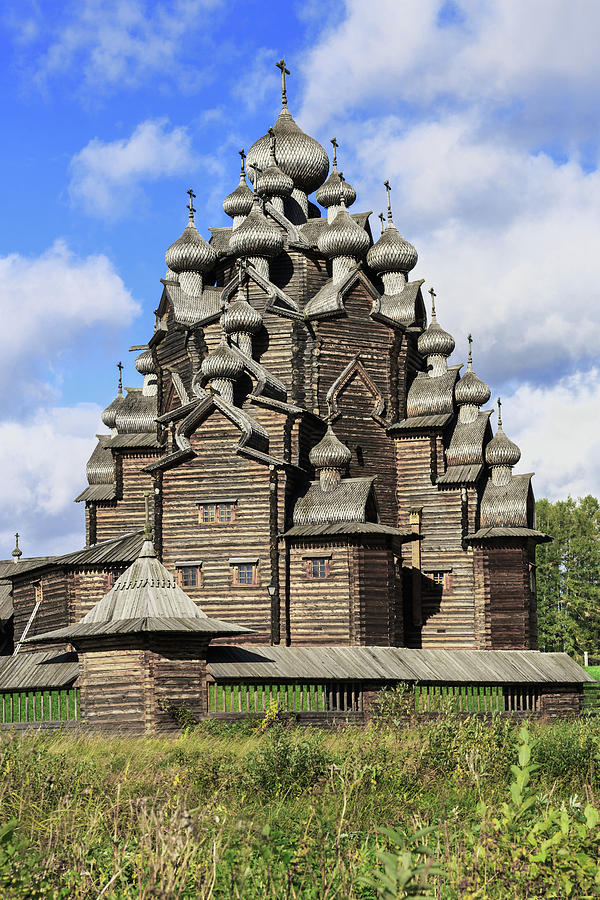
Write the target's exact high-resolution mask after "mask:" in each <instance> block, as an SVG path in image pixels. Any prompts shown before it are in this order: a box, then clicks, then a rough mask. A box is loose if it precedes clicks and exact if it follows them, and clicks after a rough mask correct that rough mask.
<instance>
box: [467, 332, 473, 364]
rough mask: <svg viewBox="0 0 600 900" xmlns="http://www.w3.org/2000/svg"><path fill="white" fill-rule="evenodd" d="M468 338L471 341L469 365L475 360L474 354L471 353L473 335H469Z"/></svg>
mask: <svg viewBox="0 0 600 900" xmlns="http://www.w3.org/2000/svg"><path fill="white" fill-rule="evenodd" d="M467 340H468V342H469V358H468V360H467V362H468V363H469V365H471V363H472V362H473V354H472V353H471V347H472V344H473V338H472V336H471V335H468V337H467Z"/></svg>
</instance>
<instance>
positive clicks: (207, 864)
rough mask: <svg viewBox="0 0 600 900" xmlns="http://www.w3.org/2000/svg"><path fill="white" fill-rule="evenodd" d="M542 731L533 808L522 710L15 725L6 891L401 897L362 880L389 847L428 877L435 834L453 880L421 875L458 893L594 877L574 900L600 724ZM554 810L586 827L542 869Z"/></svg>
mask: <svg viewBox="0 0 600 900" xmlns="http://www.w3.org/2000/svg"><path fill="white" fill-rule="evenodd" d="M388 721H389V719H388ZM530 729H531V732H532V740H533V744H532V746H533V751H532V752H533V760H534V762H536V763H538V764H539V766H540V768H539V770H538V771H536V772H535V773H533V774H532V775H531V779H532V784H533V790H534V799H533V800H532V803H531V805H529V806H528V807H527V811H526V812H523V813H522V814H521V813H519V815H518V816H516V815H515V812H514V810H515V808H516V807H515V802H516V801H515V800H514V797H512V799H511V792H510V791H509V787H510V782H511V779H514V778H515V777H516V776H514V774H511V765H512V764H514V763H516V762H517V744H518V736H517V735H518V726H516V725H515V724H514V723H512V722H511V721H510V720H509V719H507V718H500V717H495V718H492V719H488V720H485V721H484V720H481V719H479V718H472V719H464V718H454V717H453V716H452V715H448V716H441V717H440V718H438V719H436V721H435V722H432V723H431V724H426V725H416V724H414V723H412V724H411V722H410V721H408V722H404V723H402V724H399V725H398V726H395V727H392V726H391V725H389V724H386V722H382V723H379V724H376V725H371V726H368V727H366V728H362V727H361V728H358V727H356V728H355V727H347V728H339V729H333V730H321V729H312V730H311V729H305V728H294V727H289V728H282V727H281V726H278V725H276V726H274V727H273V728H271V729H267V730H266V731H264V733H263V732H262V731H261V730H260V726H257V723H256V721H255V722H254V723H253V724H252V723H251V722H250V721H246V722H242V723H236V724H229V723H223V722H217V721H208V722H205V723H204V724H202V725H201V726H199V727H197V728H195V729H193V730H191V731H189V732H188V733H185V734H182V735H181V736H179V737H155V738H128V737H116V736H112V737H110V736H102V735H92V734H85V733H77V732H75V733H73V732H67V731H65V732H60V731H59V732H56V733H53V734H50V735H40V734H35V735H34V734H27V733H20V734H10V733H6V732H5V733H4V734H2V735H0V770H1V772H2V778H1V779H0V895H1V896H2V897H7V898H11V897H32V898H35V897H65V898H69V900H72V898H96V897H102V898H107V900H122V898H125V900H129V898H154V897H165V898H171V897H182V898H209V897H210V898H222V900H225V898H227V900H229V898H244V900H255V898H256V900H258V898H260V900H266V898H277V900H280V898H288V897H289V898H314V900H317V898H329V900H331V898H339V900H342V898H343V900H355V898H356V900H366V898H375V897H377V896H382V897H383V896H386V895H385V894H383V893H380V894H379V895H378V894H377V892H376V889H375V888H374V887H372V886H369V885H368V884H366V883H365V881H364V880H363V879H367V881H368V880H369V879H372V878H373V873H374V872H375V871H376V870H377V867H378V856H377V854H378V853H381V852H384V851H385V850H386V848H387V850H390V848H393V846H394V844H395V843H397V842H398V841H400V842H402V843H403V846H404V844H405V845H406V846H405V849H406V847H409V848H410V847H413V849H412V855H411V851H410V850H409V851H407V852H408V853H409V856H408V857H406V858H410V860H412V861H411V862H410V865H411V866H413V864H414V873H417V874H418V865H419V864H421V863H423V862H424V858H423V857H422V855H419V854H418V853H417V852H416V851H415V850H414V843H415V840H416V839H415V838H413V835H415V833H418V832H419V831H420V829H422V828H431V829H432V830H431V831H430V832H428V833H427V835H426V841H427V843H428V844H429V846H430V847H431V850H432V853H433V858H434V859H435V861H436V863H437V864H439V866H440V868H441V870H442V872H443V875H441V876H428V875H426V874H425V875H423V873H422V877H423V878H425V880H428V881H429V882H430V883H431V884H432V885H433V888H432V890H433V889H435V891H436V892H437V893H436V894H435V896H437V897H440V898H444V900H459V898H461V900H462V898H465V897H472V898H476V897H481V898H484V897H489V898H491V900H504V898H506V897H509V898H510V897H519V898H521V897H524V896H530V897H546V896H565V897H567V896H572V897H574V896H581V897H585V896H590V897H595V896H600V885H594V884H593V883H591V882H590V885H591V886H590V885H587V882H585V881H582V880H581V879H585V878H588V874H586V873H587V869H586V871H585V872H584V873H583V874H581V873H579V874H578V873H577V872H575V874H574V873H573V872H572V871H571V869H569V871H568V875H565V876H564V878H566V879H567V880H568V879H571V881H572V883H573V884H574V885H575V887H574V888H573V891H574V892H572V893H571V894H570V895H569V894H568V893H564V892H563V893H554V894H553V893H552V891H551V888H549V887H548V885H547V882H546V881H544V880H543V879H544V878H548V877H550V878H553V879H555V880H556V883H557V884H558V885H559V888H560V889H561V890H563V891H564V890H566V889H565V888H564V884H566V883H567V882H566V881H565V882H564V884H563V881H561V882H560V884H559V876H560V877H561V878H562V877H563V876H562V875H561V874H560V873H561V872H562V870H561V866H562V867H563V868H564V866H571V868H572V867H573V866H580V868H581V867H582V866H584V863H585V860H586V859H588V858H592V857H593V854H596V857H593V858H597V851H598V846H597V841H596V836H595V831H589V829H588V831H589V834H588V831H586V830H585V829H586V826H585V824H581V823H582V822H583V819H582V817H583V814H584V813H583V811H584V808H585V807H586V805H587V804H590V803H591V804H593V805H596V806H598V803H599V799H600V721H599V720H597V719H596V718H595V717H594V718H592V719H587V718H582V719H580V720H577V721H574V722H563V723H559V724H556V725H543V724H540V723H538V724H532V725H531V726H530ZM511 790H512V789H511ZM507 803H508V805H507ZM561 807H562V808H563V812H560V809H561ZM511 810H512V812H511ZM556 816H559V818H560V816H563V817H564V816H568V817H571V819H573V824H572V825H570V826H569V825H568V823H567V820H566V819H564V818H563V825H564V829H566V831H564V830H563V831H561V832H560V835H558V837H559V838H560V840H561V841H562V844H561V845H560V848H561V853H562V852H563V850H564V855H559V856H556V858H555V857H554V856H552V854H553V853H554V852H555V851H554V850H552V849H551V850H550V851H548V853H549V854H550V857H549V861H548V863H547V864H544V865H545V868H544V865H543V864H542V863H541V862H539V861H538V862H535V860H533V855H534V850H533V849H532V848H534V847H535V848H539V847H540V846H541V844H542V843H543V840H544V839H545V837H544V836H547V835H554V833H555V832H554V831H552V828H554V827H555V825H556V822H555V820H556ZM511 817H512V818H511ZM532 817H533V818H532ZM556 821H558V820H556ZM553 822H554V825H553V824H552V823H553ZM3 823H4V824H7V828H5V829H4V831H3V829H2V825H3ZM8 823H10V824H8ZM494 823H499V824H497V825H496V824H494ZM536 823H537V824H536ZM539 823H542V824H541V825H540V824H539ZM565 823H567V824H565ZM538 825H539V828H541V829H542V832H543V833H542V832H540V833H537V832H535V834H534V832H533V831H531V829H535V828H537V827H538ZM561 827H562V826H561ZM382 828H393V829H395V830H396V837H394V836H393V835H392V836H390V835H383V834H382V833H381V829H382ZM497 829H500V830H497ZM523 829H525V831H524V830H523ZM527 829H529V830H530V831H527ZM559 831H560V828H559ZM530 832H531V835H533V836H531V835H530ZM398 835H399V836H398ZM590 835H591V836H590ZM553 840H554V838H553ZM582 841H583V842H584V846H582V843H581V842H582ZM552 846H554V844H553V845H552ZM557 846H558V845H557ZM395 852H396V851H394V853H395ZM536 852H537V850H536ZM556 853H558V850H556ZM590 854H592V857H590ZM410 860H409V861H410ZM582 861H583V862H582ZM428 864H429V863H428V862H427V861H425V865H426V866H427V865H428ZM482 867H483V868H482ZM540 867H541V869H542V870H543V871H542V872H541V874H540ZM584 868H585V866H584ZM588 868H589V867H588ZM582 871H583V869H582ZM595 871H598V868H597V866H596V870H595ZM417 874H415V876H414V877H415V878H417ZM488 876H489V877H488ZM578 878H579V879H580V880H579V881H577V879H578ZM485 879H488V881H487V882H486V881H485ZM588 880H589V879H588ZM580 882H581V884H585V885H586V890H587V893H585V892H584V891H583V889H581V888H580V887H579V886H578V885H579V884H580ZM552 883H554V882H552ZM484 884H485V885H486V886H485V890H483V887H482V885H484ZM561 885H563V886H562V887H561ZM482 891H483V892H482ZM536 891H537V892H536ZM577 891H579V893H577ZM391 896H392V895H390V897H391ZM399 896H401V895H399ZM412 896H417V894H413V895H412Z"/></svg>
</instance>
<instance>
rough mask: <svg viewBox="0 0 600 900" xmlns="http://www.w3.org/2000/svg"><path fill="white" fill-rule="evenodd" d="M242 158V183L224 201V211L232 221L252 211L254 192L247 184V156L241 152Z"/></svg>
mask: <svg viewBox="0 0 600 900" xmlns="http://www.w3.org/2000/svg"><path fill="white" fill-rule="evenodd" d="M240 156H241V157H242V171H241V172H240V183H239V184H238V186H237V187H236V189H235V191H232V192H231V194H228V195H227V196H226V197H225V199H224V200H223V209H224V210H225V212H226V213H227V215H228V216H230V217H231V218H232V219H235V218H236V217H237V216H247V215H248V213H249V212H250V210H251V209H252V191H251V190H250V188H249V187H248V185H247V184H246V172H245V170H244V159H245V157H246V154H245V153H244V151H243V150H240Z"/></svg>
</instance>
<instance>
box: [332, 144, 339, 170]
mask: <svg viewBox="0 0 600 900" xmlns="http://www.w3.org/2000/svg"><path fill="white" fill-rule="evenodd" d="M331 143H332V144H333V168H334V169H337V148H338V147H339V146H340V145H339V144H338V142H337V139H336V138H334V137H332V138H331Z"/></svg>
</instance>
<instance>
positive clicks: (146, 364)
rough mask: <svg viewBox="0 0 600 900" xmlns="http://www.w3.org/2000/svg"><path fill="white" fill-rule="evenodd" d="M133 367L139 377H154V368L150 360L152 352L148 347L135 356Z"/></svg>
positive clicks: (151, 359)
mask: <svg viewBox="0 0 600 900" xmlns="http://www.w3.org/2000/svg"><path fill="white" fill-rule="evenodd" d="M135 367H136V369H137V370H138V372H139V373H140V375H156V366H155V365H154V360H153V358H152V350H150V348H149V347H148V348H147V349H146V350H142V352H141V353H140V355H139V356H136V358H135Z"/></svg>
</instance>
